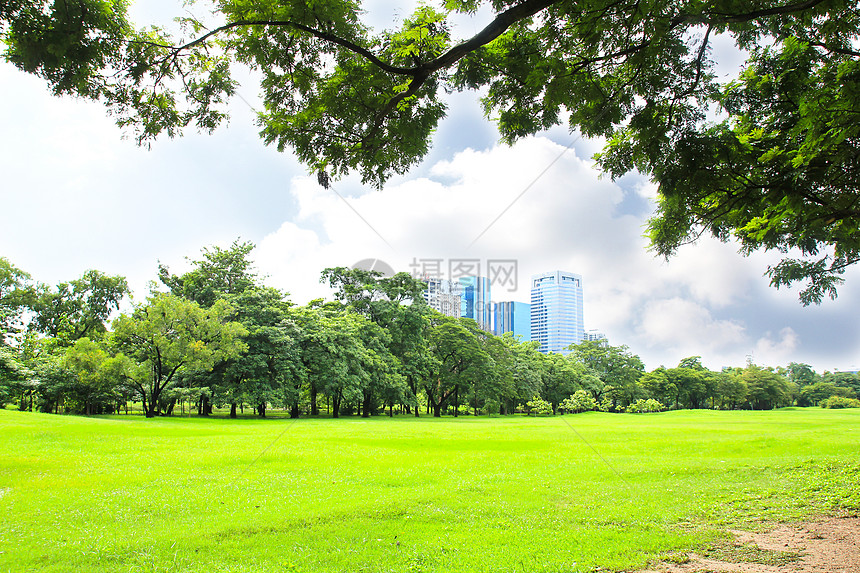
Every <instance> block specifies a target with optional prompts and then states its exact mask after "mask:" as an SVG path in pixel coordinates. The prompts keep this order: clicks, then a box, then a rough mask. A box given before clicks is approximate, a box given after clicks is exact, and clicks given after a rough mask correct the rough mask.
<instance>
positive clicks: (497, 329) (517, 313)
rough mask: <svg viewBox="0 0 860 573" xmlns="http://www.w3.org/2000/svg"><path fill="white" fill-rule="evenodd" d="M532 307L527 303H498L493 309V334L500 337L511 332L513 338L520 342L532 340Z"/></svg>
mask: <svg viewBox="0 0 860 573" xmlns="http://www.w3.org/2000/svg"><path fill="white" fill-rule="evenodd" d="M531 307H532V305H530V304H529V303H527V302H516V301H505V302H498V303H496V304H495V307H494V308H493V333H494V334H495V335H496V336H501V335H502V334H504V333H506V332H513V333H514V338H519V340H520V342H528V341H529V340H531V338H532V327H531V324H532V311H531Z"/></svg>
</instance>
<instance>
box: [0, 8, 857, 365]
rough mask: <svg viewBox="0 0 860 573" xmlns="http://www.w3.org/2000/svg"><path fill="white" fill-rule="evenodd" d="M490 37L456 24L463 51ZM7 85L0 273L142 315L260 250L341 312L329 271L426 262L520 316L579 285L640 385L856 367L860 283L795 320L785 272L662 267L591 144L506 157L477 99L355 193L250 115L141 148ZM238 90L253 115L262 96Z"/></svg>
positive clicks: (625, 190) (9, 79)
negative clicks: (535, 290)
mask: <svg viewBox="0 0 860 573" xmlns="http://www.w3.org/2000/svg"><path fill="white" fill-rule="evenodd" d="M177 4H178V3H177ZM367 5H368V6H369V14H368V17H369V18H371V17H372V21H373V23H375V24H383V25H388V24H389V23H390V22H391V21H392V20H393V19H394V18H396V17H397V16H398V15H403V14H402V12H398V10H397V9H396V8H395V7H394V6H395V4H394V3H386V2H375V3H369V4H367ZM173 6H174V3H173V2H169V1H168V0H161V1H159V2H152V1H148V2H147V5H146V6H145V7H138V8H137V9H136V11H135V14H136V18H135V21H136V22H138V23H140V24H142V23H143V21H144V19H146V20H150V21H151V20H152V19H154V20H161V21H166V20H167V19H168V18H169V16H170V15H172V14H173V10H175V8H173ZM485 21H486V20H485V19H483V20H482V19H481V17H480V15H479V16H478V18H476V20H475V21H474V22H471V21H464V22H463V26H464V32H463V33H464V34H465V33H471V32H473V31H477V30H478V29H479V28H480V27H481V25H482V24H483V22H485ZM717 55H719V50H718V53H717ZM725 59H726V60H727V62H728V63H727V65H729V66H730V65H731V63H732V61H733V56H731V55H727V57H726V58H725ZM0 86H3V89H2V90H0V126H2V132H3V137H2V138H0V173H2V177H0V182H2V183H0V186H2V187H0V189H2V198H3V201H2V208H0V256H5V257H7V258H8V259H9V260H11V261H12V262H13V264H15V265H17V266H18V267H20V268H22V269H24V270H26V271H28V272H29V273H30V274H31V275H32V276H33V278H34V279H36V280H39V281H41V282H45V283H51V284H56V283H57V282H59V281H63V280H70V279H73V278H76V277H78V276H80V275H81V274H82V273H83V272H84V271H85V270H87V269H90V268H97V269H99V270H101V271H104V272H107V273H110V274H121V275H124V276H127V277H128V278H129V281H130V282H131V284H132V287H133V288H134V291H135V295H136V298H137V299H138V300H141V299H143V298H144V297H145V296H146V293H147V287H146V285H147V282H148V281H150V280H152V279H154V278H155V274H156V268H157V264H158V262H159V261H161V262H162V263H165V264H167V265H169V266H170V267H171V269H173V270H175V271H182V270H184V269H185V268H187V266H186V265H187V264H186V262H185V257H191V258H196V257H198V255H199V253H200V250H201V248H203V247H204V246H207V245H221V246H228V245H229V244H230V243H231V242H232V241H233V240H235V239H236V238H241V239H242V240H249V241H252V242H254V243H255V244H257V245H258V247H257V249H256V251H255V252H254V257H255V260H256V263H257V268H258V270H259V272H260V273H261V274H263V275H266V276H267V277H268V279H267V283H268V284H270V285H272V286H276V287H279V288H282V289H284V290H286V291H288V292H290V293H291V295H292V299H293V300H294V301H296V302H297V303H305V302H307V301H308V300H310V299H312V298H317V297H323V296H330V295H329V292H328V290H327V289H326V288H324V287H323V286H322V285H320V284H319V273H320V271H321V270H322V269H323V268H325V267H328V266H349V265H351V264H353V263H355V262H356V261H359V260H361V259H366V258H378V259H380V260H383V261H385V262H387V263H389V264H390V265H392V266H393V267H394V268H395V269H396V270H405V271H409V270H411V267H410V264H411V263H413V262H414V261H416V260H421V259H443V260H444V261H446V262H447V261H450V260H452V259H479V260H481V261H482V263H483V264H484V265H486V261H487V260H490V259H515V260H517V261H518V278H519V280H518V289H516V290H514V291H513V292H508V291H507V290H504V289H499V288H495V289H494V291H493V300H494V301H502V300H521V301H525V302H528V298H529V291H528V278H529V276H530V275H531V274H534V273H538V272H543V271H546V270H555V269H562V270H567V271H572V272H575V273H579V274H581V275H582V276H583V282H584V291H585V292H584V294H585V323H586V329H597V330H600V331H602V332H604V333H606V334H607V335H608V337H609V339H610V341H611V342H612V343H613V344H626V345H628V346H629V347H630V348H631V350H632V351H633V352H635V353H637V354H639V355H640V356H641V357H642V359H643V360H644V361H645V364H646V367H647V368H648V369H652V368H656V367H657V366H659V365H661V364H663V365H666V366H674V365H676V364H677V363H678V361H679V360H680V359H681V358H684V357H686V356H690V355H701V356H702V357H703V362H704V363H705V365H706V366H709V367H710V368H714V369H718V368H720V367H722V366H726V365H743V364H744V363H745V361H746V360H747V359H748V358H750V359H752V360H753V361H754V362H756V363H758V364H763V365H771V366H779V365H787V364H788V362H790V361H797V362H807V363H809V364H812V365H813V366H814V367H815V368H816V369H817V370H819V371H823V370H825V369H827V370H834V369H849V368H853V367H856V366H857V365H858V364H860V358H858V342H860V336H858V334H859V333H858V327H857V320H856V310H857V308H858V302H860V300H858V299H860V272H858V270H857V269H853V270H852V271H850V272H849V273H847V275H846V279H847V283H846V285H844V286H843V287H842V288H841V290H840V295H839V298H838V299H837V300H836V301H829V300H828V301H825V302H824V303H822V305H821V306H818V307H807V308H804V307H802V306H801V305H800V304H799V302H798V301H797V292H796V291H793V290H785V289H784V290H781V291H777V290H774V289H772V288H770V287H769V286H768V280H767V279H766V278H764V277H763V276H762V273H763V272H764V271H765V269H766V268H767V265H768V264H773V263H775V262H776V261H777V260H778V259H779V257H778V254H768V253H757V254H755V255H754V256H752V257H749V258H743V257H741V256H740V255H739V254H737V250H736V246H733V245H725V244H721V243H719V242H716V241H714V240H711V239H704V240H702V241H700V242H699V243H698V244H696V245H694V246H689V247H685V248H683V249H682V250H681V251H680V253H679V254H678V255H677V256H676V257H674V258H673V259H672V260H670V261H669V262H666V261H664V260H662V259H658V258H655V257H654V256H653V254H651V253H649V252H648V251H647V242H646V240H645V239H644V238H643V236H642V235H643V232H644V224H645V222H646V220H647V218H648V217H649V215H650V214H651V213H652V212H653V196H654V189H653V187H652V186H651V185H649V183H648V182H647V180H646V179H644V178H642V177H637V176H628V177H626V178H624V179H623V180H621V181H617V182H612V181H611V180H609V179H608V178H601V177H600V173H599V172H598V171H597V170H596V169H595V168H594V167H593V162H592V161H591V160H590V157H591V155H592V154H593V153H594V152H595V151H596V150H598V149H599V147H600V145H599V142H592V141H586V140H582V139H578V138H577V137H576V136H575V135H571V134H570V133H568V132H567V130H565V129H563V128H558V129H555V130H552V131H550V132H548V133H543V134H540V135H538V136H535V137H531V138H528V139H525V140H523V141H521V142H520V143H518V144H517V145H515V146H513V147H507V146H504V145H500V144H498V133H497V132H496V130H495V128H494V126H493V125H492V124H491V123H489V122H487V121H485V120H484V118H483V115H482V112H481V110H480V108H479V107H478V105H477V102H476V96H475V95H474V94H454V95H452V96H451V97H450V100H449V105H450V110H449V116H448V118H447V119H446V120H444V122H443V124H442V125H441V126H440V128H439V130H438V132H437V134H436V138H435V146H434V149H433V150H432V152H431V154H430V155H429V156H428V158H427V159H426V160H425V161H424V162H423V163H422V164H421V165H420V166H419V167H418V168H416V169H414V170H413V171H412V172H411V173H410V174H409V175H408V176H406V177H399V178H396V179H394V180H392V181H391V182H390V184H388V185H387V186H386V187H385V189H384V190H382V191H375V190H372V189H370V188H366V187H363V186H362V185H360V183H359V182H358V180H357V179H348V180H345V181H340V182H337V183H335V185H334V189H333V190H325V189H323V188H322V187H320V186H319V185H318V184H317V183H316V181H315V178H314V177H308V176H307V174H306V171H305V169H304V168H303V167H302V166H300V165H299V164H298V163H297V162H296V160H295V159H294V158H293V157H292V156H291V154H290V153H289V152H287V153H282V154H281V153H277V151H276V150H274V149H272V148H267V147H265V146H264V145H263V144H262V142H261V140H260V139H259V138H258V136H257V129H256V128H255V126H254V123H253V122H254V115H253V112H252V110H251V109H250V108H249V106H248V105H247V104H246V103H244V102H243V101H242V100H241V99H237V100H236V101H235V102H234V104H233V106H232V108H231V109H232V119H231V122H230V124H229V126H227V127H225V128H221V129H219V130H218V131H217V132H216V133H215V134H214V135H212V136H208V135H197V134H193V133H189V134H187V135H186V136H185V137H184V138H181V139H177V140H172V141H171V140H167V139H163V140H159V141H157V142H156V143H154V144H153V146H152V148H151V149H150V150H145V149H142V148H139V147H137V146H136V145H135V144H134V142H133V141H130V140H124V139H122V136H123V133H122V132H121V131H120V130H119V129H118V128H117V127H116V126H115V125H114V124H113V122H112V120H111V118H110V117H108V116H107V114H106V112H105V109H104V108H103V107H101V106H99V105H98V104H94V103H91V102H84V101H78V100H73V99H62V100H60V99H56V98H53V97H51V96H50V94H49V93H48V92H47V89H46V88H45V86H44V85H43V84H42V82H40V81H39V80H38V79H37V78H34V77H29V76H26V75H25V74H22V73H20V72H18V71H16V70H15V69H14V68H12V67H11V66H8V65H6V64H2V65H0ZM239 92H240V94H241V95H242V96H243V97H244V99H245V100H247V101H248V102H250V104H251V105H254V104H255V102H256V88H255V86H254V85H252V84H249V85H246V86H244V87H242V88H241V89H240V90H239ZM524 191H525V193H524ZM518 197H519V199H517V198H518ZM356 212H358V213H359V214H360V215H361V217H359V216H358V215H356ZM502 213H503V214H502ZM500 214H501V217H500V216H499V215H500ZM494 221H495V222H494Z"/></svg>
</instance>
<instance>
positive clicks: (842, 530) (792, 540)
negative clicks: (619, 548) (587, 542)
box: [639, 517, 860, 573]
mask: <svg viewBox="0 0 860 573" xmlns="http://www.w3.org/2000/svg"><path fill="white" fill-rule="evenodd" d="M731 533H732V534H734V536H735V541H734V544H733V545H732V544H731V543H730V544H728V545H727V546H726V547H723V548H720V549H718V550H716V551H709V552H704V553H703V554H702V555H696V554H693V555H689V556H688V557H689V561H687V562H685V563H661V564H659V565H657V566H655V567H654V568H652V569H649V570H647V571H640V572H639V573H704V572H709V573H710V572H714V573H722V572H738V573H860V517H831V518H822V519H819V520H815V521H809V522H805V523H800V524H794V525H781V526H779V527H777V528H776V529H774V530H772V531H769V532H767V533H750V532H748V531H732V532H731Z"/></svg>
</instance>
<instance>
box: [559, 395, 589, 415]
mask: <svg viewBox="0 0 860 573" xmlns="http://www.w3.org/2000/svg"><path fill="white" fill-rule="evenodd" d="M559 408H561V409H562V410H564V411H565V412H572V413H574V414H578V413H580V412H590V411H592V410H597V401H596V400H595V399H594V398H593V397H592V396H591V394H589V393H588V392H586V391H585V390H577V391H576V392H574V393H573V394H571V395H570V396H569V397H568V398H565V399H564V400H563V401H562V402H561V404H559Z"/></svg>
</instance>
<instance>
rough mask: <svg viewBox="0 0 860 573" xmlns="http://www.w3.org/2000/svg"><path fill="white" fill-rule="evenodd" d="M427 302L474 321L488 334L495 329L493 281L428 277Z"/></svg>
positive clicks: (448, 312) (433, 306) (426, 278)
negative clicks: (491, 282)
mask: <svg viewBox="0 0 860 573" xmlns="http://www.w3.org/2000/svg"><path fill="white" fill-rule="evenodd" d="M423 280H424V282H426V283H427V290H425V291H424V300H426V301H427V304H428V305H429V306H430V308H434V309H436V310H438V311H439V312H441V313H442V314H444V315H447V316H455V317H465V318H471V319H472V320H474V321H475V322H477V323H478V326H479V327H480V328H482V329H484V330H486V331H487V332H490V331H491V329H492V325H493V323H492V318H493V313H492V309H491V303H490V279H488V278H484V277H460V278H458V279H457V280H449V279H439V278H429V277H425V278H424V279H423Z"/></svg>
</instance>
